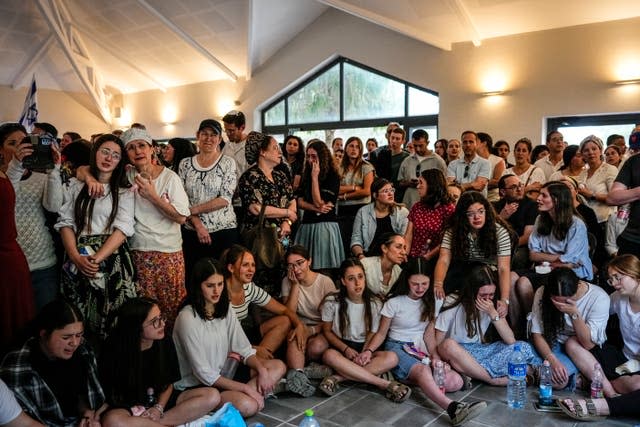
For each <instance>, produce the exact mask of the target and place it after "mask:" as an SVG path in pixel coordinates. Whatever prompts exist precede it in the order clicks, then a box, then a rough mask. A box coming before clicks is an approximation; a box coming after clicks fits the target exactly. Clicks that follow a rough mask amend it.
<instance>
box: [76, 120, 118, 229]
mask: <svg viewBox="0 0 640 427" xmlns="http://www.w3.org/2000/svg"><path fill="white" fill-rule="evenodd" d="M106 142H113V143H115V144H118V146H119V147H120V154H121V158H120V161H119V162H118V164H117V165H116V167H115V169H114V170H113V172H112V173H111V177H110V178H109V192H110V193H111V213H110V214H109V219H108V221H107V226H106V227H105V229H104V230H91V218H92V217H93V207H94V205H95V199H94V198H92V197H91V196H90V195H89V187H88V186H87V184H85V185H84V186H83V187H82V190H80V193H79V194H78V197H76V201H75V205H74V218H75V222H76V230H77V234H80V233H81V232H82V230H84V227H85V225H88V232H89V234H92V233H94V232H97V233H106V234H109V228H110V227H111V225H112V224H113V221H114V220H115V218H116V215H117V214H118V206H119V204H120V189H121V188H125V187H128V186H129V185H130V184H129V183H128V182H127V180H126V175H125V172H124V171H125V169H124V164H125V160H124V156H125V154H126V153H125V148H124V144H123V143H122V140H121V139H120V138H118V137H117V136H115V135H112V134H110V133H108V134H104V135H102V136H100V137H99V138H98V139H97V140H96V142H95V143H94V144H93V146H92V147H91V153H90V155H89V172H90V173H91V175H93V176H94V177H96V178H97V177H98V175H99V174H100V171H99V170H98V164H97V161H96V154H97V153H98V150H100V147H101V146H102V144H104V143H106Z"/></svg>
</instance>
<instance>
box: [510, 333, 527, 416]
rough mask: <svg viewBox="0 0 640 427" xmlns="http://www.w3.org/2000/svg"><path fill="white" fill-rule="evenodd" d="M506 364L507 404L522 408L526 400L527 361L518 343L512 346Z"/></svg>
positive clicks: (511, 406)
mask: <svg viewBox="0 0 640 427" xmlns="http://www.w3.org/2000/svg"><path fill="white" fill-rule="evenodd" d="M508 366H509V369H508V371H509V382H508V383H507V404H508V405H509V407H510V408H514V409H522V408H523V407H524V404H525V402H526V401H527V363H526V362H525V360H524V355H523V354H522V351H520V344H515V345H514V346H513V352H512V353H511V357H510V358H509V365H508Z"/></svg>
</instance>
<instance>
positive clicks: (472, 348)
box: [460, 341, 542, 378]
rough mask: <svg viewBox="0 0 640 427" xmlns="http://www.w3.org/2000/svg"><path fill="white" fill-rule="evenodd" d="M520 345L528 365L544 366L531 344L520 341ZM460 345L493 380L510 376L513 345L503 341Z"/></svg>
mask: <svg viewBox="0 0 640 427" xmlns="http://www.w3.org/2000/svg"><path fill="white" fill-rule="evenodd" d="M518 343H519V344H520V351H521V352H522V354H523V355H524V359H525V360H526V362H527V365H533V366H539V365H542V359H541V358H540V356H538V353H537V352H536V350H535V349H534V348H533V346H531V344H529V343H528V342H525V341H518ZM460 345H461V346H462V348H464V349H465V350H467V352H468V353H469V354H471V356H473V358H474V359H476V362H478V363H479V364H480V365H481V366H482V367H483V368H484V369H485V370H486V371H487V372H488V373H489V375H491V378H500V377H506V376H507V375H508V364H509V357H511V353H512V352H513V345H510V344H505V343H504V342H502V341H496V342H494V343H491V344H481V343H470V344H462V343H461V344H460Z"/></svg>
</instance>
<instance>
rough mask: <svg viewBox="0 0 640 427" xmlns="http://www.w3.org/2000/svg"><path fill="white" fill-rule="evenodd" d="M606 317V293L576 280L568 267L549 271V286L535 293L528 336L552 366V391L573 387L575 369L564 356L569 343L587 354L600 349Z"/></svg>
mask: <svg viewBox="0 0 640 427" xmlns="http://www.w3.org/2000/svg"><path fill="white" fill-rule="evenodd" d="M608 317H609V296H608V295H607V293H606V292H605V291H603V290H602V289H601V288H599V287H598V286H595V285H591V284H589V283H587V282H583V281H582V280H579V279H578V276H577V275H576V273H575V272H574V271H573V270H572V269H570V268H568V267H558V268H555V269H553V270H552V271H551V273H550V274H549V280H548V283H547V284H546V285H544V286H542V287H541V288H539V289H538V290H537V291H536V294H535V297H534V300H533V313H532V318H531V333H532V336H533V338H532V341H533V345H534V346H535V348H536V350H537V351H538V353H539V354H540V355H541V356H542V357H543V358H544V359H547V360H548V361H549V363H550V364H551V381H552V385H553V387H554V388H557V389H562V388H565V387H567V386H570V387H573V386H575V374H577V373H578V368H577V367H576V365H575V364H574V361H573V360H572V358H570V357H569V355H567V354H568V352H569V347H570V342H573V341H575V344H576V345H580V346H582V347H584V348H585V349H587V350H591V349H592V348H593V347H594V346H601V345H602V343H604V341H605V340H606V334H605V329H606V327H607V318H608ZM591 368H592V369H593V365H592V366H591Z"/></svg>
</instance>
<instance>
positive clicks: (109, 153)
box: [98, 147, 122, 162]
mask: <svg viewBox="0 0 640 427" xmlns="http://www.w3.org/2000/svg"><path fill="white" fill-rule="evenodd" d="M98 151H100V154H102V155H103V156H105V157H109V156H111V158H112V159H113V160H115V161H116V162H118V161H120V159H121V158H122V155H121V154H120V153H117V152H115V151H113V150H110V149H108V148H107V147H104V148H101V149H100V150H98Z"/></svg>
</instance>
